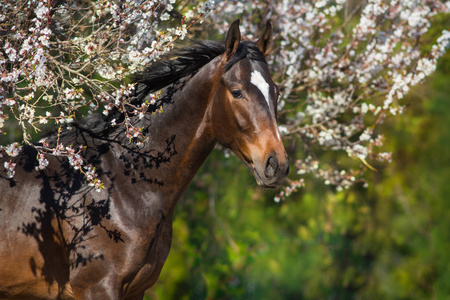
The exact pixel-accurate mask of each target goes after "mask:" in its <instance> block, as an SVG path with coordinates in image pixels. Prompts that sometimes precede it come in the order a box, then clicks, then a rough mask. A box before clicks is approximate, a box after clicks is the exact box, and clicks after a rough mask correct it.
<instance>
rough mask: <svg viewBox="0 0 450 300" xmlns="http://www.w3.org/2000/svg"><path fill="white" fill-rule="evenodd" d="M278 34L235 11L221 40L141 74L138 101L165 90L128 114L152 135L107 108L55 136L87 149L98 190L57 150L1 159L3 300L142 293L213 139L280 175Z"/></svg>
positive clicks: (262, 177)
mask: <svg viewBox="0 0 450 300" xmlns="http://www.w3.org/2000/svg"><path fill="white" fill-rule="evenodd" d="M272 43H273V30H272V26H271V24H270V22H268V23H267V25H266V29H265V31H264V32H263V34H262V35H261V36H260V38H259V39H258V40H257V41H256V42H251V41H241V33H240V30H239V20H236V21H235V22H233V23H232V24H231V25H230V27H229V29H228V32H227V35H226V39H225V42H213V41H197V42H192V43H191V45H189V46H186V47H184V48H180V49H178V50H175V52H174V53H173V54H169V55H168V56H167V57H165V58H164V59H162V60H159V61H157V62H155V63H153V64H152V65H150V66H148V67H147V68H146V69H145V70H144V71H142V72H141V73H139V74H137V75H136V77H135V82H136V84H137V88H136V94H135V96H134V97H135V100H133V101H135V102H136V103H143V101H148V97H149V95H150V93H152V92H155V91H158V90H161V94H160V97H159V98H158V100H157V101H159V102H157V103H156V104H155V107H159V106H162V107H163V112H162V113H159V114H151V113H148V114H146V115H145V116H144V118H139V117H138V116H135V117H132V119H131V122H133V124H135V125H136V126H141V127H143V128H144V130H143V131H144V132H145V134H146V136H147V137H148V141H147V142H145V143H143V144H142V145H137V143H133V142H132V141H130V139H129V138H128V137H127V135H126V130H125V129H124V128H123V126H112V125H111V119H110V118H108V117H106V116H103V115H100V114H99V115H93V116H89V117H86V118H84V119H81V120H80V121H74V123H73V124H71V127H72V128H71V130H69V129H67V130H66V129H65V130H64V131H63V132H60V133H59V134H56V133H54V134H53V135H49V136H47V137H46V138H45V139H46V141H47V143H48V144H52V143H53V145H54V144H55V143H56V139H58V140H59V142H60V143H62V144H65V145H73V146H72V147H73V148H76V147H78V146H80V145H82V146H83V150H82V153H81V154H82V155H83V157H84V158H85V159H86V160H87V161H88V162H89V163H90V164H92V165H93V166H94V167H95V168H96V172H97V174H98V176H99V178H100V179H101V181H102V182H103V184H104V188H103V189H100V191H96V190H95V189H94V188H93V187H92V186H90V185H89V184H87V183H88V182H87V180H86V177H85V176H84V175H82V174H81V173H80V172H79V171H76V170H74V168H72V167H71V166H70V165H69V163H68V161H67V159H66V158H62V157H58V156H50V155H49V156H48V160H49V165H48V167H47V168H46V169H45V170H38V171H36V170H35V165H36V155H37V151H36V149H35V147H31V146H24V147H23V148H22V150H21V152H20V154H19V155H18V156H17V157H14V158H10V157H8V158H3V160H1V161H0V164H1V165H3V164H4V161H5V159H8V160H9V159H13V162H14V163H16V170H15V176H14V177H13V178H9V177H8V176H7V175H6V173H5V172H6V171H2V172H1V173H0V299H128V300H132V299H142V298H143V297H144V292H145V290H147V289H148V288H150V287H151V286H152V285H153V284H154V283H155V282H156V281H157V279H158V277H159V274H160V272H161V269H162V267H163V265H164V262H165V260H166V258H167V256H168V254H169V250H170V246H171V240H172V217H173V212H174V207H175V205H176V203H177V201H178V199H179V198H180V197H181V195H182V194H183V192H184V191H185V190H186V188H187V187H188V185H189V183H190V182H191V181H192V179H193V177H194V175H195V173H196V172H197V171H198V169H199V168H200V166H201V165H202V164H203V162H204V161H205V159H206V157H207V156H208V155H209V153H210V152H211V151H212V150H213V148H214V147H215V145H216V144H217V143H220V144H222V145H223V146H225V147H227V148H229V149H231V151H233V152H234V153H235V154H236V156H237V157H239V159H240V160H242V162H243V163H244V164H245V165H246V166H248V168H249V169H250V170H251V171H252V172H253V173H254V177H255V179H256V182H257V184H258V185H260V186H261V187H263V188H275V187H278V186H279V185H280V184H282V182H283V180H284V179H285V177H286V176H287V174H288V172H289V164H288V157H287V154H286V151H285V149H284V146H283V143H282V140H281V137H280V132H279V130H278V126H277V101H278V95H279V89H278V87H277V85H276V84H275V83H274V82H273V80H272V78H271V76H270V73H269V68H268V65H267V61H266V57H267V55H268V54H269V51H270V48H271V46H272ZM117 114H119V115H120V114H122V117H123V112H120V113H119V112H117ZM117 114H116V117H117V116H119V115H117Z"/></svg>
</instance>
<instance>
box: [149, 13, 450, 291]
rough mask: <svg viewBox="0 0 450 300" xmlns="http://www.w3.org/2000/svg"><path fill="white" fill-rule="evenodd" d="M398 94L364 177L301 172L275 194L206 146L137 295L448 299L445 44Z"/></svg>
mask: <svg viewBox="0 0 450 300" xmlns="http://www.w3.org/2000/svg"><path fill="white" fill-rule="evenodd" d="M449 25H450V24H449V20H448V17H445V18H444V19H441V20H440V21H439V26H437V28H436V29H435V30H434V32H433V31H432V32H431V33H430V36H435V35H436V34H438V33H439V32H440V31H442V29H443V28H447V29H449V28H450V26H449ZM434 40H435V39H434ZM432 42H433V39H431V38H430V39H429V41H428V44H426V45H424V48H428V49H429V48H430V47H431V44H432ZM402 103H403V104H404V105H406V107H407V109H406V111H405V113H404V114H403V115H401V116H396V117H391V118H390V119H388V120H387V122H385V123H384V124H383V125H381V127H380V132H382V133H383V134H384V135H385V137H386V140H385V146H384V150H386V151H392V152H393V161H392V163H390V164H385V165H376V168H377V170H378V171H377V172H370V173H368V176H367V180H368V183H369V187H368V188H363V187H362V186H361V185H357V186H354V187H353V188H352V189H350V190H348V191H344V192H341V193H336V192H335V191H334V190H333V189H332V188H330V187H327V186H325V185H323V184H322V183H321V182H318V181H314V180H307V182H306V187H305V188H304V189H303V190H301V191H300V192H298V193H296V194H294V195H293V196H292V197H290V198H288V199H287V200H286V201H284V202H282V203H275V202H274V201H273V197H274V195H275V192H273V191H265V190H261V189H259V188H258V187H257V186H256V184H255V182H254V179H253V176H252V174H251V173H250V172H249V171H247V170H246V168H245V167H244V166H242V164H241V163H240V162H239V161H238V160H237V158H236V157H234V156H232V157H231V158H228V159H226V158H225V157H224V155H223V153H222V152H220V151H217V150H215V151H214V153H213V154H212V155H211V156H210V157H209V158H208V160H207V161H206V163H205V165H204V166H203V167H202V169H201V171H200V172H199V173H198V174H197V176H196V179H195V180H194V182H193V184H192V185H191V187H190V188H189V190H188V191H187V192H186V193H185V195H184V196H183V197H182V199H181V200H180V202H179V204H178V205H177V208H176V211H175V217H174V224H173V227H174V233H173V244H172V249H171V252H170V255H169V257H168V260H167V262H166V265H165V266H164V269H163V271H162V274H161V277H160V279H159V281H158V282H157V283H156V285H155V286H154V287H152V288H151V289H150V290H149V291H148V292H147V296H146V299H450V218H449V216H450V182H449V180H450V54H449V53H447V54H446V55H445V56H444V57H442V58H441V60H440V61H439V64H438V68H437V71H436V72H435V73H434V74H433V75H432V76H431V77H429V78H428V80H427V81H426V82H425V83H424V84H422V85H420V86H417V87H415V88H414V89H412V90H411V92H410V93H409V95H408V96H407V97H406V98H405V99H404V100H403V102H402ZM291 155H292V153H291ZM294 156H295V153H294ZM291 170H292V169H291Z"/></svg>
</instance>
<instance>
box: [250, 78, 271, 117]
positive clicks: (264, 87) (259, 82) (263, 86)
mask: <svg viewBox="0 0 450 300" xmlns="http://www.w3.org/2000/svg"><path fill="white" fill-rule="evenodd" d="M250 82H251V83H253V84H254V85H255V86H256V87H257V88H258V89H259V90H260V91H261V93H262V94H263V96H264V99H266V102H267V105H269V108H270V102H269V84H268V83H267V81H266V80H265V79H264V77H263V76H262V75H261V73H260V72H259V71H253V72H252V75H251V78H250Z"/></svg>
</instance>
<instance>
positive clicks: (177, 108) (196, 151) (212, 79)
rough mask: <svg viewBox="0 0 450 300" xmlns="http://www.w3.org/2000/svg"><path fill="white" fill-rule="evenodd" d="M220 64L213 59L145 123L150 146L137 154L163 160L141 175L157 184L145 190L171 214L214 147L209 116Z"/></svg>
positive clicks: (149, 185)
mask: <svg viewBox="0 0 450 300" xmlns="http://www.w3.org/2000/svg"><path fill="white" fill-rule="evenodd" d="M219 62H220V60H219V59H215V60H213V61H212V62H210V63H209V64H207V65H205V66H204V67H203V68H201V69H200V70H199V71H198V72H197V74H195V75H194V76H193V77H192V78H190V79H189V80H188V81H187V82H186V84H185V85H184V87H183V88H182V89H180V90H178V91H177V92H175V94H174V95H173V96H172V101H170V102H171V103H172V104H166V105H164V107H163V110H164V112H163V113H159V114H156V115H152V116H150V117H149V120H147V121H146V122H149V124H150V125H148V124H147V126H148V129H149V143H148V144H147V145H146V147H145V148H144V149H142V150H141V151H140V152H141V153H152V155H157V156H158V157H163V159H162V161H161V162H156V163H155V164H153V165H152V166H151V167H149V168H143V169H142V170H141V171H142V172H144V173H146V175H145V176H146V177H148V178H150V179H151V180H153V179H155V180H156V182H157V184H154V183H151V184H148V185H147V187H146V188H148V189H150V192H151V193H157V194H158V195H159V196H158V197H159V198H164V199H163V200H164V205H165V206H167V207H166V208H170V209H171V210H173V207H174V205H175V204H176V202H177V200H178V199H179V197H180V196H181V194H182V193H183V192H184V191H185V189H186V188H187V186H188V185H189V183H190V182H191V180H192V179H193V177H194V175H195V174H196V173H197V171H198V169H199V168H200V167H201V165H202V164H203V162H204V161H205V160H206V158H207V156H208V155H209V153H210V152H211V150H212V149H213V148H214V145H215V143H216V140H215V138H214V136H213V132H212V128H211V119H210V118H209V112H210V107H211V104H212V103H213V101H212V100H213V97H214V91H215V84H216V83H217V82H218V78H217V76H219V75H220V74H219V72H218V71H215V70H217V69H218V64H219ZM174 153H175V154H174ZM164 157H165V158H164ZM144 194H145V193H144ZM161 195H162V196H161Z"/></svg>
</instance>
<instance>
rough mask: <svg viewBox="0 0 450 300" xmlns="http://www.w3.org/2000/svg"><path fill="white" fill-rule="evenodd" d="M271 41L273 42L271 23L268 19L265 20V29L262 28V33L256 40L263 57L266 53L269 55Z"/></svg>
mask: <svg viewBox="0 0 450 300" xmlns="http://www.w3.org/2000/svg"><path fill="white" fill-rule="evenodd" d="M272 43H273V29H272V23H270V21H267V24H266V30H264V33H263V34H262V36H261V37H260V38H259V39H258V41H257V42H256V46H258V49H259V51H261V52H262V54H263V55H264V57H266V56H267V55H269V52H270V49H271V48H272Z"/></svg>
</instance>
